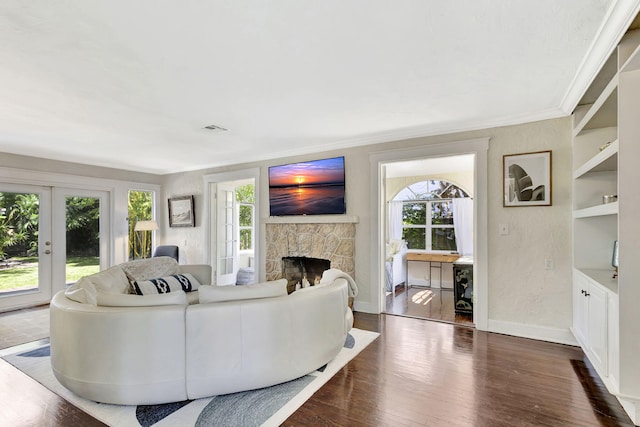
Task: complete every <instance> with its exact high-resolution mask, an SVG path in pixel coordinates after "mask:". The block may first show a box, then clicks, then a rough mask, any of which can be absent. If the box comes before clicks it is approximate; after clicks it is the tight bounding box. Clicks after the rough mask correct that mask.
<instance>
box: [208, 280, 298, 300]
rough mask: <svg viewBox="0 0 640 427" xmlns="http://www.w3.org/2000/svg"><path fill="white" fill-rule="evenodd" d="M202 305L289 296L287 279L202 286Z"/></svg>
mask: <svg viewBox="0 0 640 427" xmlns="http://www.w3.org/2000/svg"><path fill="white" fill-rule="evenodd" d="M198 293H199V294H200V304H206V303H209V302H225V301H238V300H246V299H256V298H273V297H280V296H285V295H287V279H280V280H274V281H270V282H263V283H257V284H255V285H243V286H210V285H208V286H200V288H199V289H198Z"/></svg>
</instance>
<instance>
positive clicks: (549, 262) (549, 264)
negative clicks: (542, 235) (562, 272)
mask: <svg viewBox="0 0 640 427" xmlns="http://www.w3.org/2000/svg"><path fill="white" fill-rule="evenodd" d="M544 269H545V270H553V260H552V259H551V258H547V259H545V260H544Z"/></svg>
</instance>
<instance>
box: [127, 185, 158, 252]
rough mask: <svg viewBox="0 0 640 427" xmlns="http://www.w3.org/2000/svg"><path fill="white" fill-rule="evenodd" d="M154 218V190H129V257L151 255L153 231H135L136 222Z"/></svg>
mask: <svg viewBox="0 0 640 427" xmlns="http://www.w3.org/2000/svg"><path fill="white" fill-rule="evenodd" d="M152 219H153V191H139V190H129V259H130V260H132V259H139V258H149V257H150V256H151V246H152V242H151V239H152V233H141V232H139V231H138V232H136V231H134V228H135V226H136V222H138V221H149V220H152Z"/></svg>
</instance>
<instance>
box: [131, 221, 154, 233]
mask: <svg viewBox="0 0 640 427" xmlns="http://www.w3.org/2000/svg"><path fill="white" fill-rule="evenodd" d="M157 229H158V223H157V222H155V221H138V222H136V226H135V227H134V228H133V230H134V231H153V230H157Z"/></svg>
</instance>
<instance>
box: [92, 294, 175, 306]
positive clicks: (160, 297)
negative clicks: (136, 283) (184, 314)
mask: <svg viewBox="0 0 640 427" xmlns="http://www.w3.org/2000/svg"><path fill="white" fill-rule="evenodd" d="M97 303H98V305H99V306H103V307H152V306H158V305H187V294H186V293H185V292H184V291H174V292H171V293H168V294H156V295H142V296H140V295H131V294H121V295H118V294H103V293H99V294H98V297H97Z"/></svg>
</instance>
